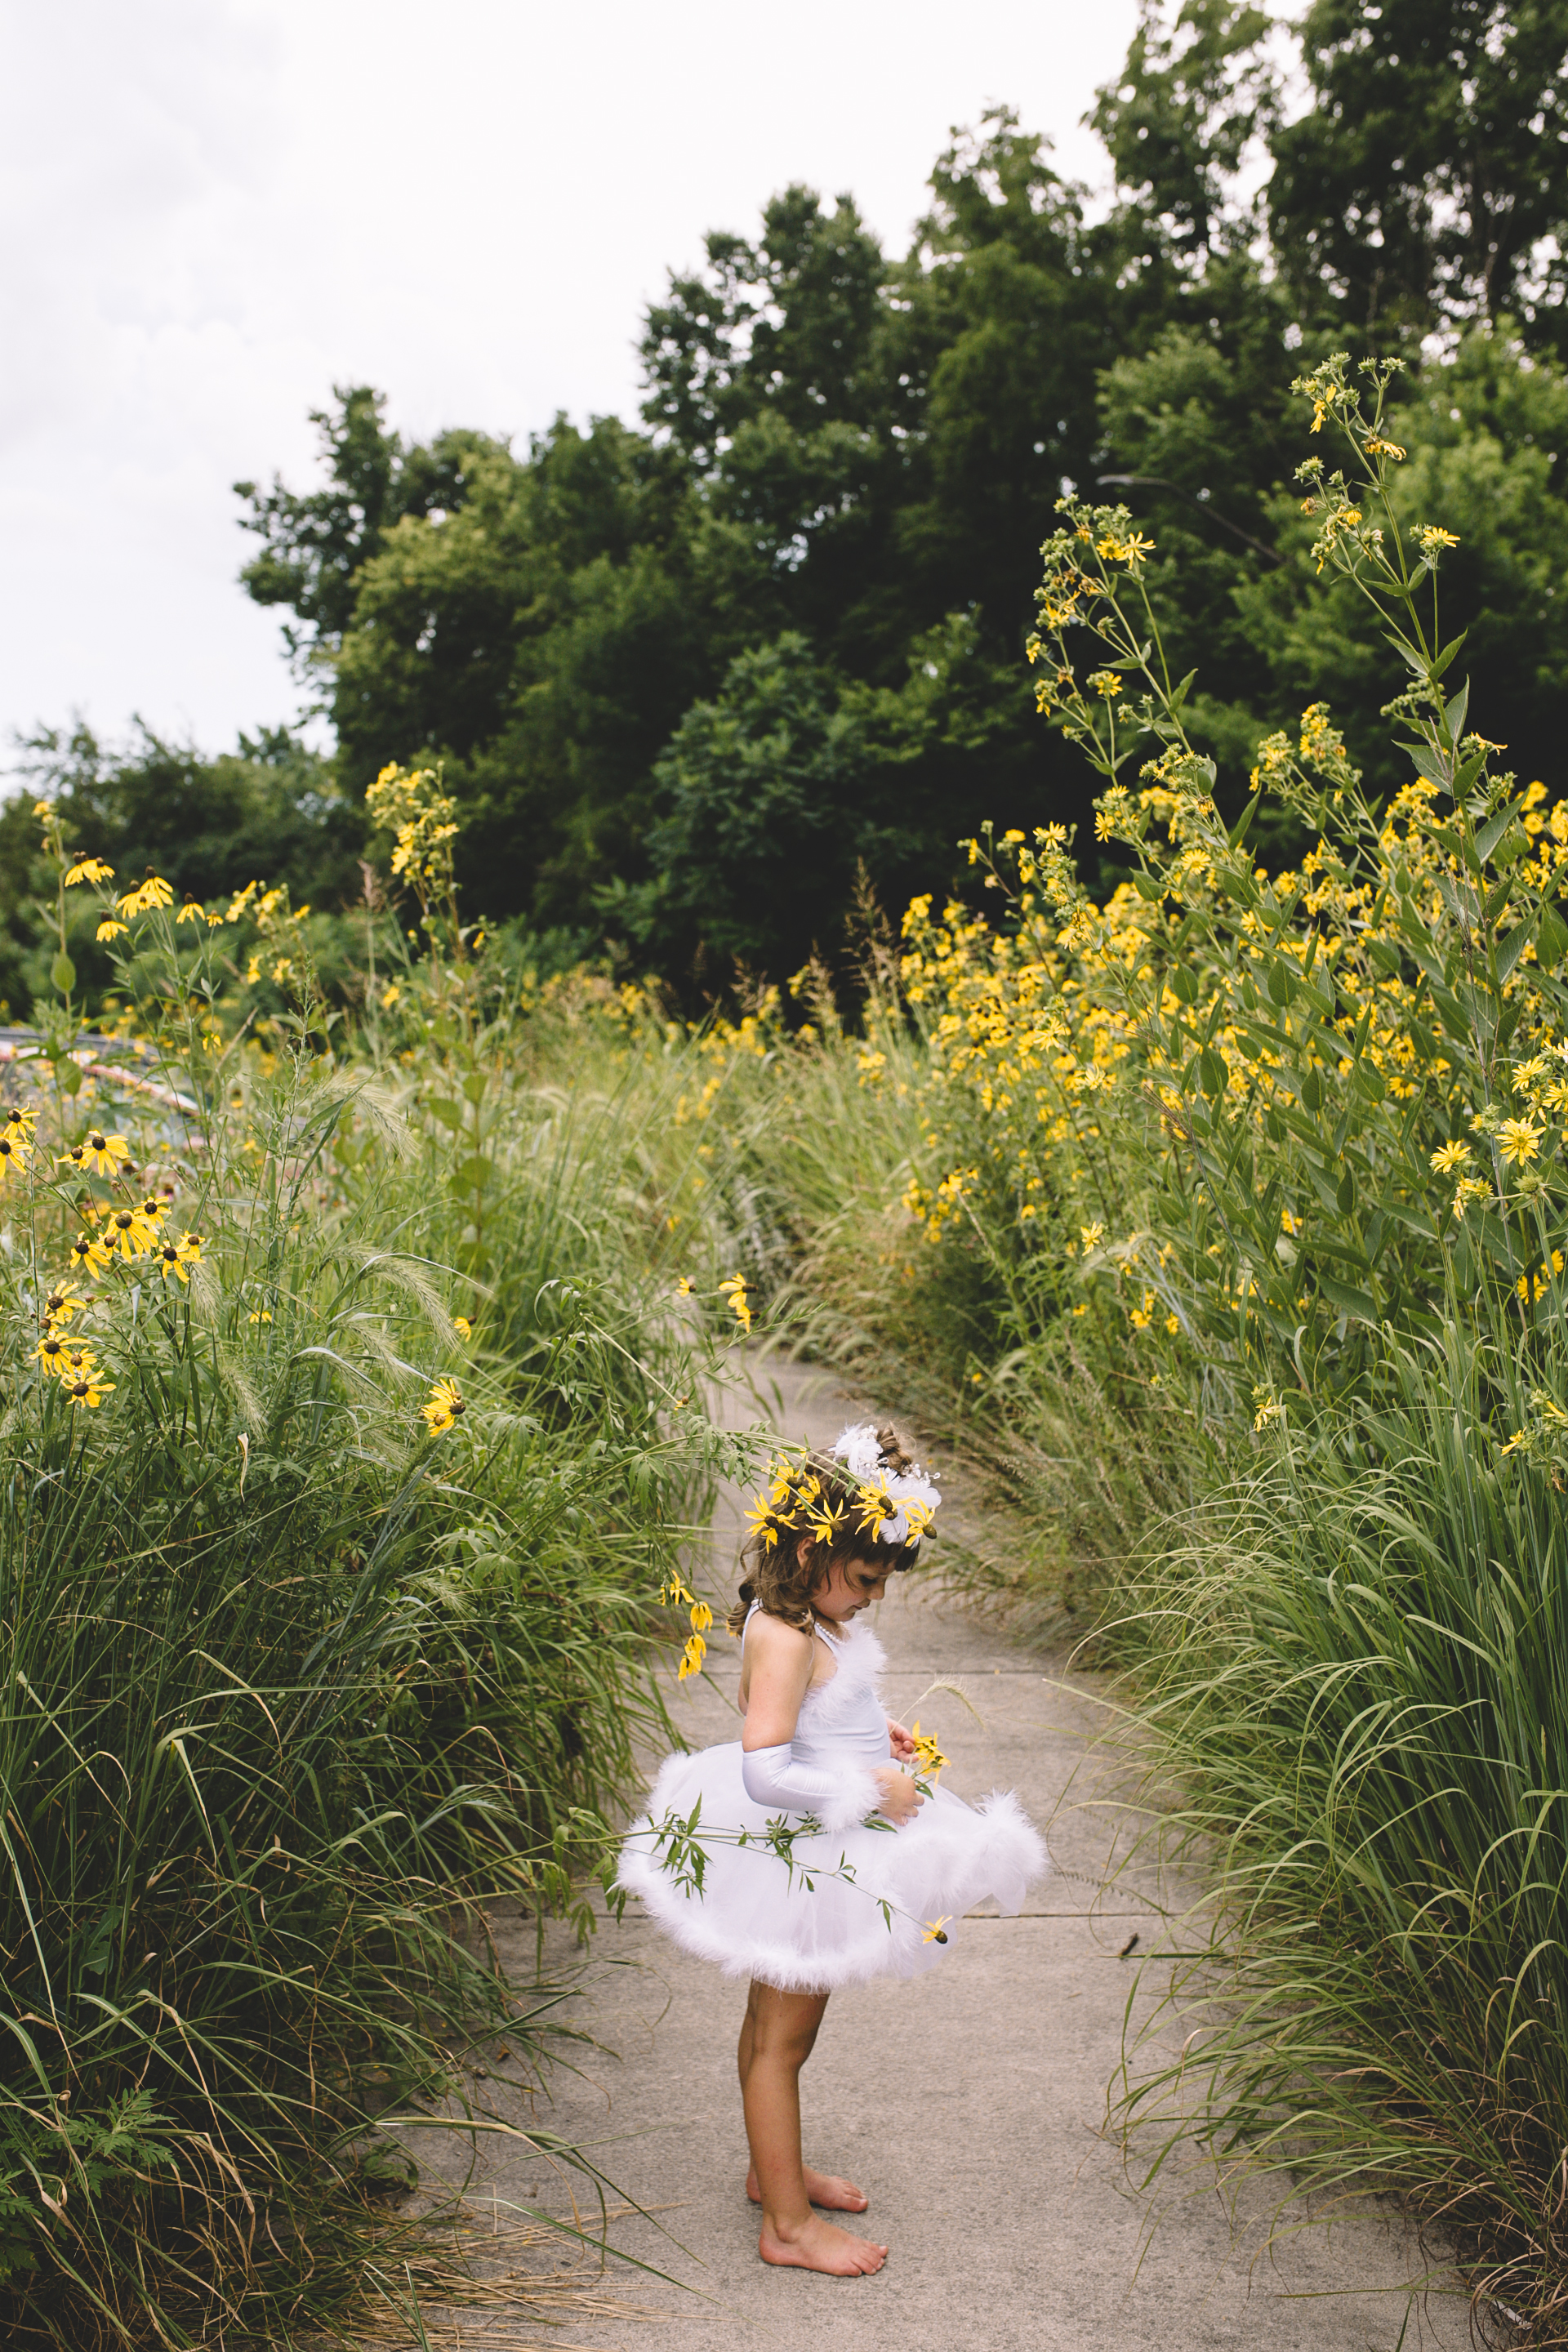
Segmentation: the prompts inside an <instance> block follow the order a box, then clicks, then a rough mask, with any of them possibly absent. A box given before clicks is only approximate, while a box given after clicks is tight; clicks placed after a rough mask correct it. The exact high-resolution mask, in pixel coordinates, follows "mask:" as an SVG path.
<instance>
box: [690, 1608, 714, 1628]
mask: <svg viewBox="0 0 1568 2352" xmlns="http://www.w3.org/2000/svg"><path fill="white" fill-rule="evenodd" d="M712 1623H713V1612H712V1611H711V1609H710V1608H709V1606H708V1603H707V1602H706V1601H693V1602H692V1604H691V1630H692V1632H693V1633H707V1632H709V1630H710V1627H711V1626H712Z"/></svg>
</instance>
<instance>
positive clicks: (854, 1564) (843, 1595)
mask: <svg viewBox="0 0 1568 2352" xmlns="http://www.w3.org/2000/svg"><path fill="white" fill-rule="evenodd" d="M887 1589H888V1571H887V1570H886V1569H884V1570H882V1572H881V1574H880V1575H879V1574H878V1573H877V1571H876V1570H875V1569H873V1568H871V1567H870V1566H869V1565H868V1563H867V1562H866V1561H864V1560H855V1559H836V1560H835V1561H834V1563H833V1565H832V1567H831V1568H830V1569H829V1570H828V1571H827V1574H826V1577H825V1578H824V1579H823V1581H822V1583H821V1585H820V1586H819V1587H818V1589H817V1591H815V1592H814V1593H813V1594H812V1596H811V1605H812V1607H813V1608H814V1609H815V1610H816V1613H817V1615H818V1616H819V1617H826V1618H830V1619H831V1620H832V1622H833V1623H834V1624H836V1625H842V1624H845V1623H846V1622H847V1621H848V1620H849V1619H850V1618H851V1617H856V1616H858V1615H859V1612H860V1611H861V1610H862V1609H864V1608H865V1606H866V1604H867V1602H868V1601H880V1599H881V1597H882V1595H883V1593H884V1592H886V1591H887Z"/></svg>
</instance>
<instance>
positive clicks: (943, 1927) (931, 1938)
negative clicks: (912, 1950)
mask: <svg viewBox="0 0 1568 2352" xmlns="http://www.w3.org/2000/svg"><path fill="white" fill-rule="evenodd" d="M951 1918H952V1912H951V1911H944V1912H943V1913H942V1916H941V1918H940V1919H928V1920H927V1921H926V1923H925V1933H924V1934H923V1935H922V1936H921V1943H922V1944H945V1943H946V1941H947V1926H948V1921H949V1920H950V1919H951Z"/></svg>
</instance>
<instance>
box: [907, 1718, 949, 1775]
mask: <svg viewBox="0 0 1568 2352" xmlns="http://www.w3.org/2000/svg"><path fill="white" fill-rule="evenodd" d="M910 1738H911V1739H912V1740H913V1741H914V1743H915V1769H916V1771H917V1772H919V1773H921V1775H922V1776H923V1777H925V1778H927V1779H929V1780H941V1778H942V1773H943V1771H944V1770H945V1769H946V1768H947V1766H948V1764H949V1763H950V1762H951V1760H952V1759H951V1758H949V1757H946V1756H944V1755H943V1754H942V1749H941V1748H939V1747H938V1745H937V1743H936V1741H935V1739H934V1738H932V1737H931V1733H930V1732H929V1731H922V1730H921V1726H920V1717H918V1716H917V1717H915V1720H914V1723H913V1725H912V1726H911V1727H910Z"/></svg>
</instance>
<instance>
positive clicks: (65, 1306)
mask: <svg viewBox="0 0 1568 2352" xmlns="http://www.w3.org/2000/svg"><path fill="white" fill-rule="evenodd" d="M86 1312H87V1301H86V1299H85V1298H73V1297H72V1296H71V1294H70V1292H69V1290H68V1289H67V1288H65V1287H64V1286H56V1288H55V1289H53V1290H51V1291H50V1293H49V1295H48V1297H47V1298H46V1299H45V1301H44V1320H45V1322H46V1323H56V1324H58V1323H68V1322H69V1321H70V1319H71V1317H72V1316H73V1315H85V1314H86Z"/></svg>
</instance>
